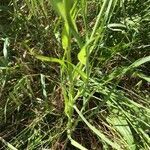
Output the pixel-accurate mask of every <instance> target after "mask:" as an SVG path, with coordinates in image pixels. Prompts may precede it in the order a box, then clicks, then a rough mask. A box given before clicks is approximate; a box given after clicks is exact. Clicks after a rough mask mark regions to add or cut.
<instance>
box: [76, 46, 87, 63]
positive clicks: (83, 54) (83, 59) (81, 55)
mask: <svg viewBox="0 0 150 150" xmlns="http://www.w3.org/2000/svg"><path fill="white" fill-rule="evenodd" d="M86 48H87V46H83V47H82V49H81V50H80V52H79V53H78V59H79V61H80V62H81V64H83V65H85V64H86V59H87V55H86Z"/></svg>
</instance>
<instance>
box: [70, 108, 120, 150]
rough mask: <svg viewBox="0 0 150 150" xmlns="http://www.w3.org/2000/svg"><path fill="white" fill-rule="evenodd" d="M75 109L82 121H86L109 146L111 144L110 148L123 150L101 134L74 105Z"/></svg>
mask: <svg viewBox="0 0 150 150" xmlns="http://www.w3.org/2000/svg"><path fill="white" fill-rule="evenodd" d="M73 107H74V109H75V110H76V112H77V113H78V114H79V116H80V117H81V119H82V120H83V121H84V123H85V124H86V125H87V126H88V127H89V128H90V129H91V130H92V131H93V132H94V133H95V134H96V135H97V136H99V137H100V138H101V139H102V140H103V141H105V142H106V143H107V144H109V145H110V146H112V147H113V148H115V149H118V150H121V147H120V146H119V145H118V144H117V143H115V142H112V141H111V140H109V139H108V138H107V137H106V136H105V135H104V134H103V133H101V132H100V131H99V130H98V129H96V128H95V127H94V126H92V125H91V124H90V123H89V122H88V121H87V120H86V118H85V117H84V116H83V115H82V113H81V112H80V111H79V109H78V108H77V107H76V106H75V105H74V106H73Z"/></svg>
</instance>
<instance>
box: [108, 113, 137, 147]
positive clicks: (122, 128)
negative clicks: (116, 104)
mask: <svg viewBox="0 0 150 150" xmlns="http://www.w3.org/2000/svg"><path fill="white" fill-rule="evenodd" d="M107 121H108V122H109V123H111V124H112V125H113V126H114V128H116V130H117V131H118V132H119V133H120V134H121V135H122V137H123V138H124V140H125V141H126V142H127V144H128V147H130V149H132V150H135V149H136V146H135V145H134V138H133V136H132V132H131V130H130V128H129V126H128V123H127V121H126V120H125V119H123V118H122V117H119V116H116V117H115V115H114V114H112V115H110V116H109V117H108V118H107Z"/></svg>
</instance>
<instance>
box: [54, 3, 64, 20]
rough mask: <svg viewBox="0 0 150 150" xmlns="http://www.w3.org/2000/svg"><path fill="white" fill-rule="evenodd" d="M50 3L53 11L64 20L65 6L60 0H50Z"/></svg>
mask: <svg viewBox="0 0 150 150" xmlns="http://www.w3.org/2000/svg"><path fill="white" fill-rule="evenodd" d="M51 4H52V6H53V8H54V9H55V11H56V12H57V13H58V14H59V15H60V16H61V17H62V18H63V19H64V20H66V14H65V7H64V4H63V1H62V0H51Z"/></svg>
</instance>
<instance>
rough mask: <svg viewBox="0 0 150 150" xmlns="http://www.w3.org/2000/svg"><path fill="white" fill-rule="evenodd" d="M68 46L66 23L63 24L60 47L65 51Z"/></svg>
mask: <svg viewBox="0 0 150 150" xmlns="http://www.w3.org/2000/svg"><path fill="white" fill-rule="evenodd" d="M69 44H70V37H69V26H68V24H67V23H65V24H64V28H63V31H62V47H63V49H64V50H65V51H67V49H68V47H69Z"/></svg>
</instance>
